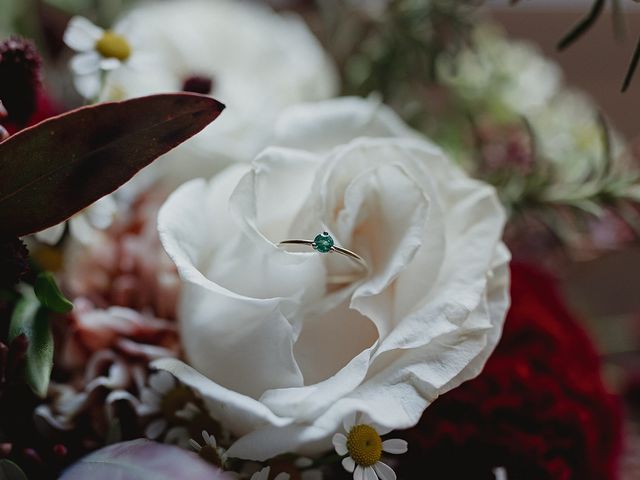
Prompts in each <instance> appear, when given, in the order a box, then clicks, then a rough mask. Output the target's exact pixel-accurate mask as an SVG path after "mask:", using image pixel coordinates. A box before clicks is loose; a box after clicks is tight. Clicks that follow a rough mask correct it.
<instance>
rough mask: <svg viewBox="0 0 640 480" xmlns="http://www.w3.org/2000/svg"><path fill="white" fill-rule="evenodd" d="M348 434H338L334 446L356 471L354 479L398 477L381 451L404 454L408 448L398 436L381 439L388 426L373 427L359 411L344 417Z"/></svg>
mask: <svg viewBox="0 0 640 480" xmlns="http://www.w3.org/2000/svg"><path fill="white" fill-rule="evenodd" d="M344 429H345V431H346V432H347V434H346V435H344V434H342V433H336V434H335V435H334V436H333V446H334V448H335V449H336V453H337V454H338V455H340V456H344V455H347V456H345V457H344V458H343V459H342V466H343V467H344V468H345V470H347V471H348V472H350V473H353V479H354V480H378V479H379V480H396V473H395V472H394V471H393V469H392V468H391V467H390V466H389V465H387V464H386V463H383V462H381V461H380V459H381V458H382V452H386V453H394V454H401V453H405V452H406V451H407V442H406V441H404V440H401V439H399V438H393V439H390V440H385V441H382V438H380V436H381V435H384V434H385V433H388V429H385V428H382V427H380V426H374V425H373V424H372V422H369V421H366V420H365V419H364V418H358V416H357V414H352V415H349V416H348V417H346V418H345V420H344Z"/></svg>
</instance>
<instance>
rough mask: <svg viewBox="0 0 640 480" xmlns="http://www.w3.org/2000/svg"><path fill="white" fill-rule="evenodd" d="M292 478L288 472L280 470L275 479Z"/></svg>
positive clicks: (286, 479) (285, 479)
mask: <svg viewBox="0 0 640 480" xmlns="http://www.w3.org/2000/svg"><path fill="white" fill-rule="evenodd" d="M290 478H291V475H289V474H288V473H286V472H280V473H279V474H278V475H276V478H274V479H273V480H289V479H290Z"/></svg>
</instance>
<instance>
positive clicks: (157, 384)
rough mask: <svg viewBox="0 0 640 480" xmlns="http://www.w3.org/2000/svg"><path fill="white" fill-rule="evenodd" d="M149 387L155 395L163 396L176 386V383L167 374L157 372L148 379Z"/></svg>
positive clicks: (171, 376)
mask: <svg viewBox="0 0 640 480" xmlns="http://www.w3.org/2000/svg"><path fill="white" fill-rule="evenodd" d="M149 385H150V386H151V388H153V389H154V390H155V391H156V392H157V393H160V394H165V393H167V392H169V391H170V390H171V389H172V388H174V387H175V386H176V381H175V378H174V377H173V375H171V374H170V373H169V372H157V373H154V374H153V375H151V376H150V377H149Z"/></svg>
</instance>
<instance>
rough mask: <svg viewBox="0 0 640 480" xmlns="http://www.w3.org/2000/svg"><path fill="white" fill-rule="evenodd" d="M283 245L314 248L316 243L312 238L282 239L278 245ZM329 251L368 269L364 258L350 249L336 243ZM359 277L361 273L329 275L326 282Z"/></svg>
mask: <svg viewBox="0 0 640 480" xmlns="http://www.w3.org/2000/svg"><path fill="white" fill-rule="evenodd" d="M285 245H305V246H308V247H311V248H313V249H314V250H315V245H316V244H315V242H314V241H312V240H299V239H292V240H283V241H282V242H280V243H279V244H278V246H279V247H281V246H285ZM329 252H334V253H339V254H340V255H344V256H345V257H347V258H349V259H350V260H352V261H353V262H354V263H356V264H357V265H358V266H359V267H360V268H362V269H363V270H364V272H368V271H369V265H368V264H367V262H366V261H365V260H364V258H362V257H361V256H360V255H358V254H357V253H355V252H352V251H351V250H347V249H346V248H342V247H337V246H336V245H333V246H332V247H331V248H330V249H329ZM329 252H327V253H329ZM359 278H361V275H359V274H345V275H331V276H330V277H328V279H327V282H328V283H333V284H338V283H350V282H352V281H354V280H357V279H359Z"/></svg>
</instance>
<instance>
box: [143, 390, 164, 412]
mask: <svg viewBox="0 0 640 480" xmlns="http://www.w3.org/2000/svg"><path fill="white" fill-rule="evenodd" d="M140 400H142V402H143V403H144V404H145V405H149V406H150V407H158V408H159V407H160V404H161V403H162V399H161V398H160V396H159V395H158V394H157V393H156V392H154V391H153V390H151V389H150V388H145V389H144V390H142V393H140Z"/></svg>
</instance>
